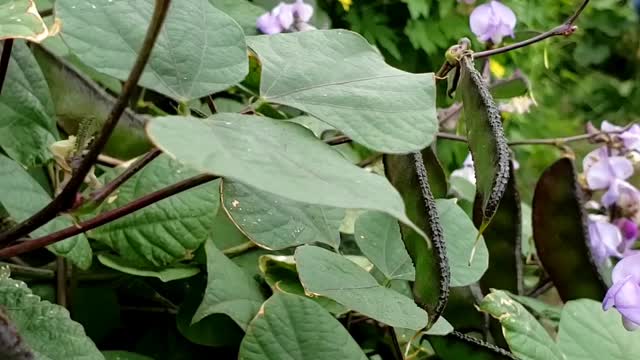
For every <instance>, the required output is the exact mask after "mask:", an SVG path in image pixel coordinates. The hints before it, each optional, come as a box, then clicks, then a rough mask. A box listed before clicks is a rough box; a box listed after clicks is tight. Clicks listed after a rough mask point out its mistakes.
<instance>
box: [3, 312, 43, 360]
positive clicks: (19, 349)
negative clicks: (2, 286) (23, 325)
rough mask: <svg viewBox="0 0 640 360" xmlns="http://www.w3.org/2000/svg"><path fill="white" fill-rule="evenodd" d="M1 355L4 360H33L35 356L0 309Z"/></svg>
mask: <svg viewBox="0 0 640 360" xmlns="http://www.w3.org/2000/svg"><path fill="white" fill-rule="evenodd" d="M0 354H1V355H2V359H4V360H31V359H33V358H34V356H35V355H34V354H33V352H32V351H31V349H29V347H28V346H27V345H26V344H25V343H24V342H23V341H22V336H20V334H19V333H18V330H17V329H16V327H15V326H14V325H13V324H12V323H11V320H10V319H9V318H8V317H7V315H6V314H5V311H4V309H0Z"/></svg>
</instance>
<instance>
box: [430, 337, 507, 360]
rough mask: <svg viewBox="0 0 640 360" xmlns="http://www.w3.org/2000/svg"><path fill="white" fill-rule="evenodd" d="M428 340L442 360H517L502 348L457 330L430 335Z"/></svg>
mask: <svg viewBox="0 0 640 360" xmlns="http://www.w3.org/2000/svg"><path fill="white" fill-rule="evenodd" d="M429 342H430V343H431V346H433V349H434V350H435V352H436V354H437V355H438V357H439V358H440V359H442V360H462V359H464V360H518V359H517V358H516V357H515V356H514V355H513V354H511V353H510V352H508V351H506V350H504V349H501V348H499V347H497V346H495V345H492V344H489V343H486V342H484V341H481V340H478V339H476V338H474V337H471V336H468V335H465V334H462V333H459V332H457V331H454V332H452V333H451V334H449V335H447V336H430V337H429Z"/></svg>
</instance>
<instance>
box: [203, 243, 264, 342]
mask: <svg viewBox="0 0 640 360" xmlns="http://www.w3.org/2000/svg"><path fill="white" fill-rule="evenodd" d="M204 249H205V252H206V254H207V287H206V289H205V292H204V298H203V299H202V303H200V306H199V307H198V310H196V313H195V315H193V319H192V321H191V323H192V324H194V323H197V322H199V321H200V320H202V319H204V318H205V317H207V316H209V315H212V314H226V315H228V316H229V317H230V318H232V319H233V320H234V321H235V322H236V323H237V324H238V325H239V326H240V327H241V328H243V329H245V330H246V328H247V326H248V325H249V322H250V321H251V319H252V318H253V317H254V316H255V314H256V313H257V312H258V309H259V308H260V305H261V304H262V303H263V302H264V300H265V299H264V296H263V295H262V293H261V292H260V285H259V284H258V283H257V282H256V281H255V280H254V279H253V278H251V277H250V276H249V275H247V274H246V273H245V272H244V271H243V270H242V269H241V268H239V267H238V266H237V265H236V264H234V263H233V261H231V260H229V259H228V258H227V257H226V256H224V254H222V252H220V250H218V249H217V248H216V246H215V245H214V244H213V242H212V241H207V242H205V244H204Z"/></svg>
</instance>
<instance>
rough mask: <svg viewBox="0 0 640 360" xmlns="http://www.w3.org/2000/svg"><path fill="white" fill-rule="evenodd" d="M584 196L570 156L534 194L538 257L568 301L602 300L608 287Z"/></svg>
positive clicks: (542, 179)
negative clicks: (589, 236)
mask: <svg viewBox="0 0 640 360" xmlns="http://www.w3.org/2000/svg"><path fill="white" fill-rule="evenodd" d="M583 199H584V195H583V193H582V189H581V188H580V185H579V184H578V182H577V178H576V170H575V167H574V164H573V161H572V160H571V159H569V158H562V159H560V160H558V161H556V162H555V163H554V164H553V165H551V166H550V167H549V168H548V169H547V170H545V172H544V173H543V174H542V176H540V179H539V180H538V184H537V185H536V189H535V192H534V195H533V240H534V242H535V244H536V251H537V254H538V258H539V259H540V262H541V263H542V266H543V267H544V269H545V270H546V271H547V273H548V274H549V276H550V277H551V280H552V281H553V284H554V285H555V287H556V289H557V290H558V293H559V294H560V297H561V298H562V300H564V301H569V300H574V299H580V298H590V299H594V300H601V299H602V298H604V294H605V293H606V291H607V287H606V285H605V284H604V282H603V281H602V278H601V276H600V273H599V272H598V269H597V268H596V266H595V263H594V260H593V257H592V255H591V249H590V248H589V245H588V239H587V233H588V232H587V227H586V221H585V220H586V215H585V212H584V207H583V204H582V202H583ZM567 259H571V261H567Z"/></svg>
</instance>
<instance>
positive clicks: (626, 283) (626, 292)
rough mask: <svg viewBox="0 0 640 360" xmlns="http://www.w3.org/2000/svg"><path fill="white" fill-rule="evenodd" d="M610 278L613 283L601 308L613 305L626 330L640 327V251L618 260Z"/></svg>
mask: <svg viewBox="0 0 640 360" xmlns="http://www.w3.org/2000/svg"><path fill="white" fill-rule="evenodd" d="M611 278H612V280H613V285H612V286H611V288H609V291H607V294H606V295H605V297H604V300H603V301H602V308H603V309H604V310H609V309H610V308H612V307H615V308H616V309H617V310H618V312H619V313H620V315H622V324H623V325H624V327H625V328H626V329H627V330H629V331H633V330H636V329H638V328H640V253H637V254H634V255H631V256H627V257H625V258H623V259H622V260H620V261H619V262H618V263H617V264H616V266H615V267H614V268H613V272H612V274H611Z"/></svg>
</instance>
